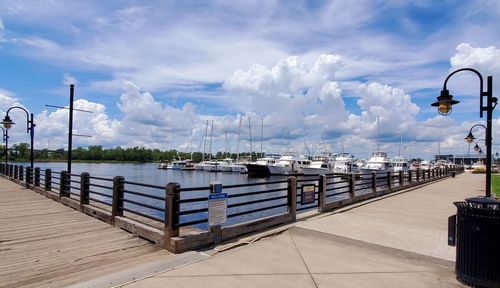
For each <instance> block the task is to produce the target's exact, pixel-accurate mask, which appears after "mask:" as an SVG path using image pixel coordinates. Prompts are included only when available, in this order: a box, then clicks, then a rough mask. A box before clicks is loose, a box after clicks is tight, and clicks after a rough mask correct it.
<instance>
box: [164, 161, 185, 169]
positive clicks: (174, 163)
mask: <svg viewBox="0 0 500 288" xmlns="http://www.w3.org/2000/svg"><path fill="white" fill-rule="evenodd" d="M186 164H187V161H185V160H174V161H172V162H171V163H169V164H168V165H167V169H171V170H182V167H184V166H186Z"/></svg>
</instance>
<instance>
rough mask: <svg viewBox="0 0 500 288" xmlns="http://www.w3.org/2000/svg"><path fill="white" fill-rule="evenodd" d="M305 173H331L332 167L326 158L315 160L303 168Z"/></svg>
mask: <svg viewBox="0 0 500 288" xmlns="http://www.w3.org/2000/svg"><path fill="white" fill-rule="evenodd" d="M302 171H303V173H304V175H321V174H331V173H332V169H331V166H330V165H329V164H328V162H326V161H324V160H315V161H312V162H311V165H309V166H308V167H304V168H302Z"/></svg>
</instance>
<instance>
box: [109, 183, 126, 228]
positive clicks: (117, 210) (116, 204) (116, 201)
mask: <svg viewBox="0 0 500 288" xmlns="http://www.w3.org/2000/svg"><path fill="white" fill-rule="evenodd" d="M124 181H125V178H124V177H123V176H115V177H113V203H112V206H111V223H112V224H113V225H114V223H115V217H117V216H123V197H124V195H125V192H124V191H123V190H125V183H124Z"/></svg>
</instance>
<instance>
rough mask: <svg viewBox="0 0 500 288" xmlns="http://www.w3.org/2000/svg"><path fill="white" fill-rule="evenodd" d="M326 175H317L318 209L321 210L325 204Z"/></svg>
mask: <svg viewBox="0 0 500 288" xmlns="http://www.w3.org/2000/svg"><path fill="white" fill-rule="evenodd" d="M326 181H327V178H326V175H325V174H321V175H319V180H318V211H319V212H323V210H324V208H325V204H326Z"/></svg>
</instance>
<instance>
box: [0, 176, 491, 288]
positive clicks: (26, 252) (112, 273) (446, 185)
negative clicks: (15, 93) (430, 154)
mask: <svg viewBox="0 0 500 288" xmlns="http://www.w3.org/2000/svg"><path fill="white" fill-rule="evenodd" d="M483 187H484V175H474V174H470V173H461V174H458V175H456V177H453V178H451V177H444V178H441V179H437V180H435V181H431V182H426V183H422V184H420V185H418V186H408V188H404V189H400V190H397V191H395V192H392V193H389V194H383V195H380V196H378V197H375V198H369V199H365V200H361V199H360V201H357V202H355V203H353V204H351V205H346V206H342V207H338V208H336V209H333V210H331V211H327V212H323V213H317V212H314V211H311V212H306V213H301V214H298V215H297V221H296V222H291V223H289V224H286V225H279V226H277V227H275V228H272V229H266V230H261V231H260V233H258V234H250V235H246V236H242V237H239V238H237V239H233V240H230V241H223V242H220V243H219V244H216V245H212V246H210V247H206V248H201V249H195V250H193V251H189V252H184V253H179V254H171V253H170V252H168V251H167V250H165V249H161V247H160V246H158V245H155V244H154V243H152V242H149V241H146V240H144V239H141V238H140V237H137V235H133V234H131V233H129V232H126V231H124V230H122V229H120V228H118V227H116V226H112V225H109V224H107V223H105V222H103V221H100V220H98V219H96V218H93V217H91V216H89V215H86V214H84V213H81V212H78V211H77V210H75V209H74V208H70V207H68V206H65V205H63V204H62V203H61V202H57V201H53V200H51V199H50V198H47V197H45V196H44V195H42V194H39V193H36V192H35V191H33V190H31V189H27V188H24V187H23V186H22V185H18V184H16V183H13V182H11V181H8V180H7V179H5V178H0V287H74V288H77V287H197V286H203V287H462V286H461V284H460V283H459V282H458V281H457V280H456V279H455V274H454V258H455V254H454V253H455V248H454V247H449V246H447V219H448V216H450V215H452V214H454V213H455V212H456V209H455V206H454V205H453V202H454V201H462V200H463V199H465V198H467V197H471V196H476V195H480V194H483V193H484V188H483ZM402 188H403V187H402Z"/></svg>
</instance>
